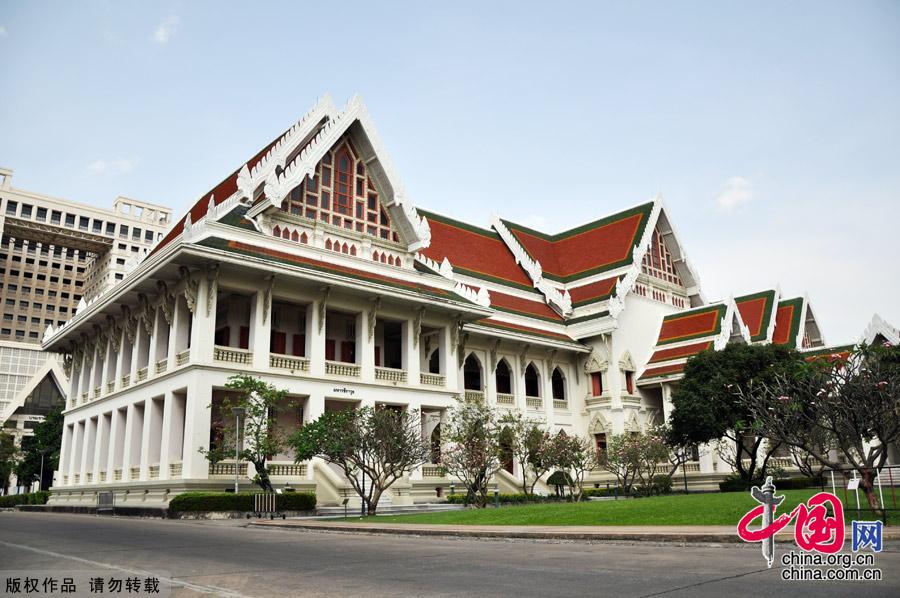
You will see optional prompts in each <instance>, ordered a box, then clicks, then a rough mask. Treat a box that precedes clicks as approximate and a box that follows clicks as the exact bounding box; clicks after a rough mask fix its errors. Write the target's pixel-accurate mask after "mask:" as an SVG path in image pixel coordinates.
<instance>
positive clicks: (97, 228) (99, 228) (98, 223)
mask: <svg viewBox="0 0 900 598" xmlns="http://www.w3.org/2000/svg"><path fill="white" fill-rule="evenodd" d="M91 232H94V233H96V234H98V235H99V234H100V233H101V232H103V221H102V220H94V226H93V228H92V229H91Z"/></svg>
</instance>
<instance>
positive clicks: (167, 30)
mask: <svg viewBox="0 0 900 598" xmlns="http://www.w3.org/2000/svg"><path fill="white" fill-rule="evenodd" d="M180 22H181V21H180V19H179V18H178V17H176V16H171V17H169V18H167V19H166V20H165V21H163V22H162V23H160V24H159V26H158V27H157V28H156V30H155V31H154V32H153V41H155V42H156V43H158V44H159V45H161V46H164V45H166V44H167V43H169V40H170V39H172V36H173V35H175V30H176V29H178V25H179V23H180Z"/></svg>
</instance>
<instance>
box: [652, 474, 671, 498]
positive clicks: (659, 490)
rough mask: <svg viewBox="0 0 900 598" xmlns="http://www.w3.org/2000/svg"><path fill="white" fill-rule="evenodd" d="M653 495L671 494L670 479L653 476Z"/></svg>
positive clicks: (662, 476)
mask: <svg viewBox="0 0 900 598" xmlns="http://www.w3.org/2000/svg"><path fill="white" fill-rule="evenodd" d="M653 493H654V494H672V478H671V477H669V476H667V475H655V476H653Z"/></svg>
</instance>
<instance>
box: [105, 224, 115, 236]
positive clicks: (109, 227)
mask: <svg viewBox="0 0 900 598" xmlns="http://www.w3.org/2000/svg"><path fill="white" fill-rule="evenodd" d="M106 234H107V235H115V234H116V223H115V222H107V223H106Z"/></svg>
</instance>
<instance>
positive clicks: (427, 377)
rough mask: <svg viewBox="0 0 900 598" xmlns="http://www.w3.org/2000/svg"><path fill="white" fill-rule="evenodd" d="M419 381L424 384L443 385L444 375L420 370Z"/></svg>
mask: <svg viewBox="0 0 900 598" xmlns="http://www.w3.org/2000/svg"><path fill="white" fill-rule="evenodd" d="M419 382H420V383H422V384H424V385H426V386H443V385H444V375H443V374H426V373H425V372H422V373H420V374H419Z"/></svg>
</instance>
